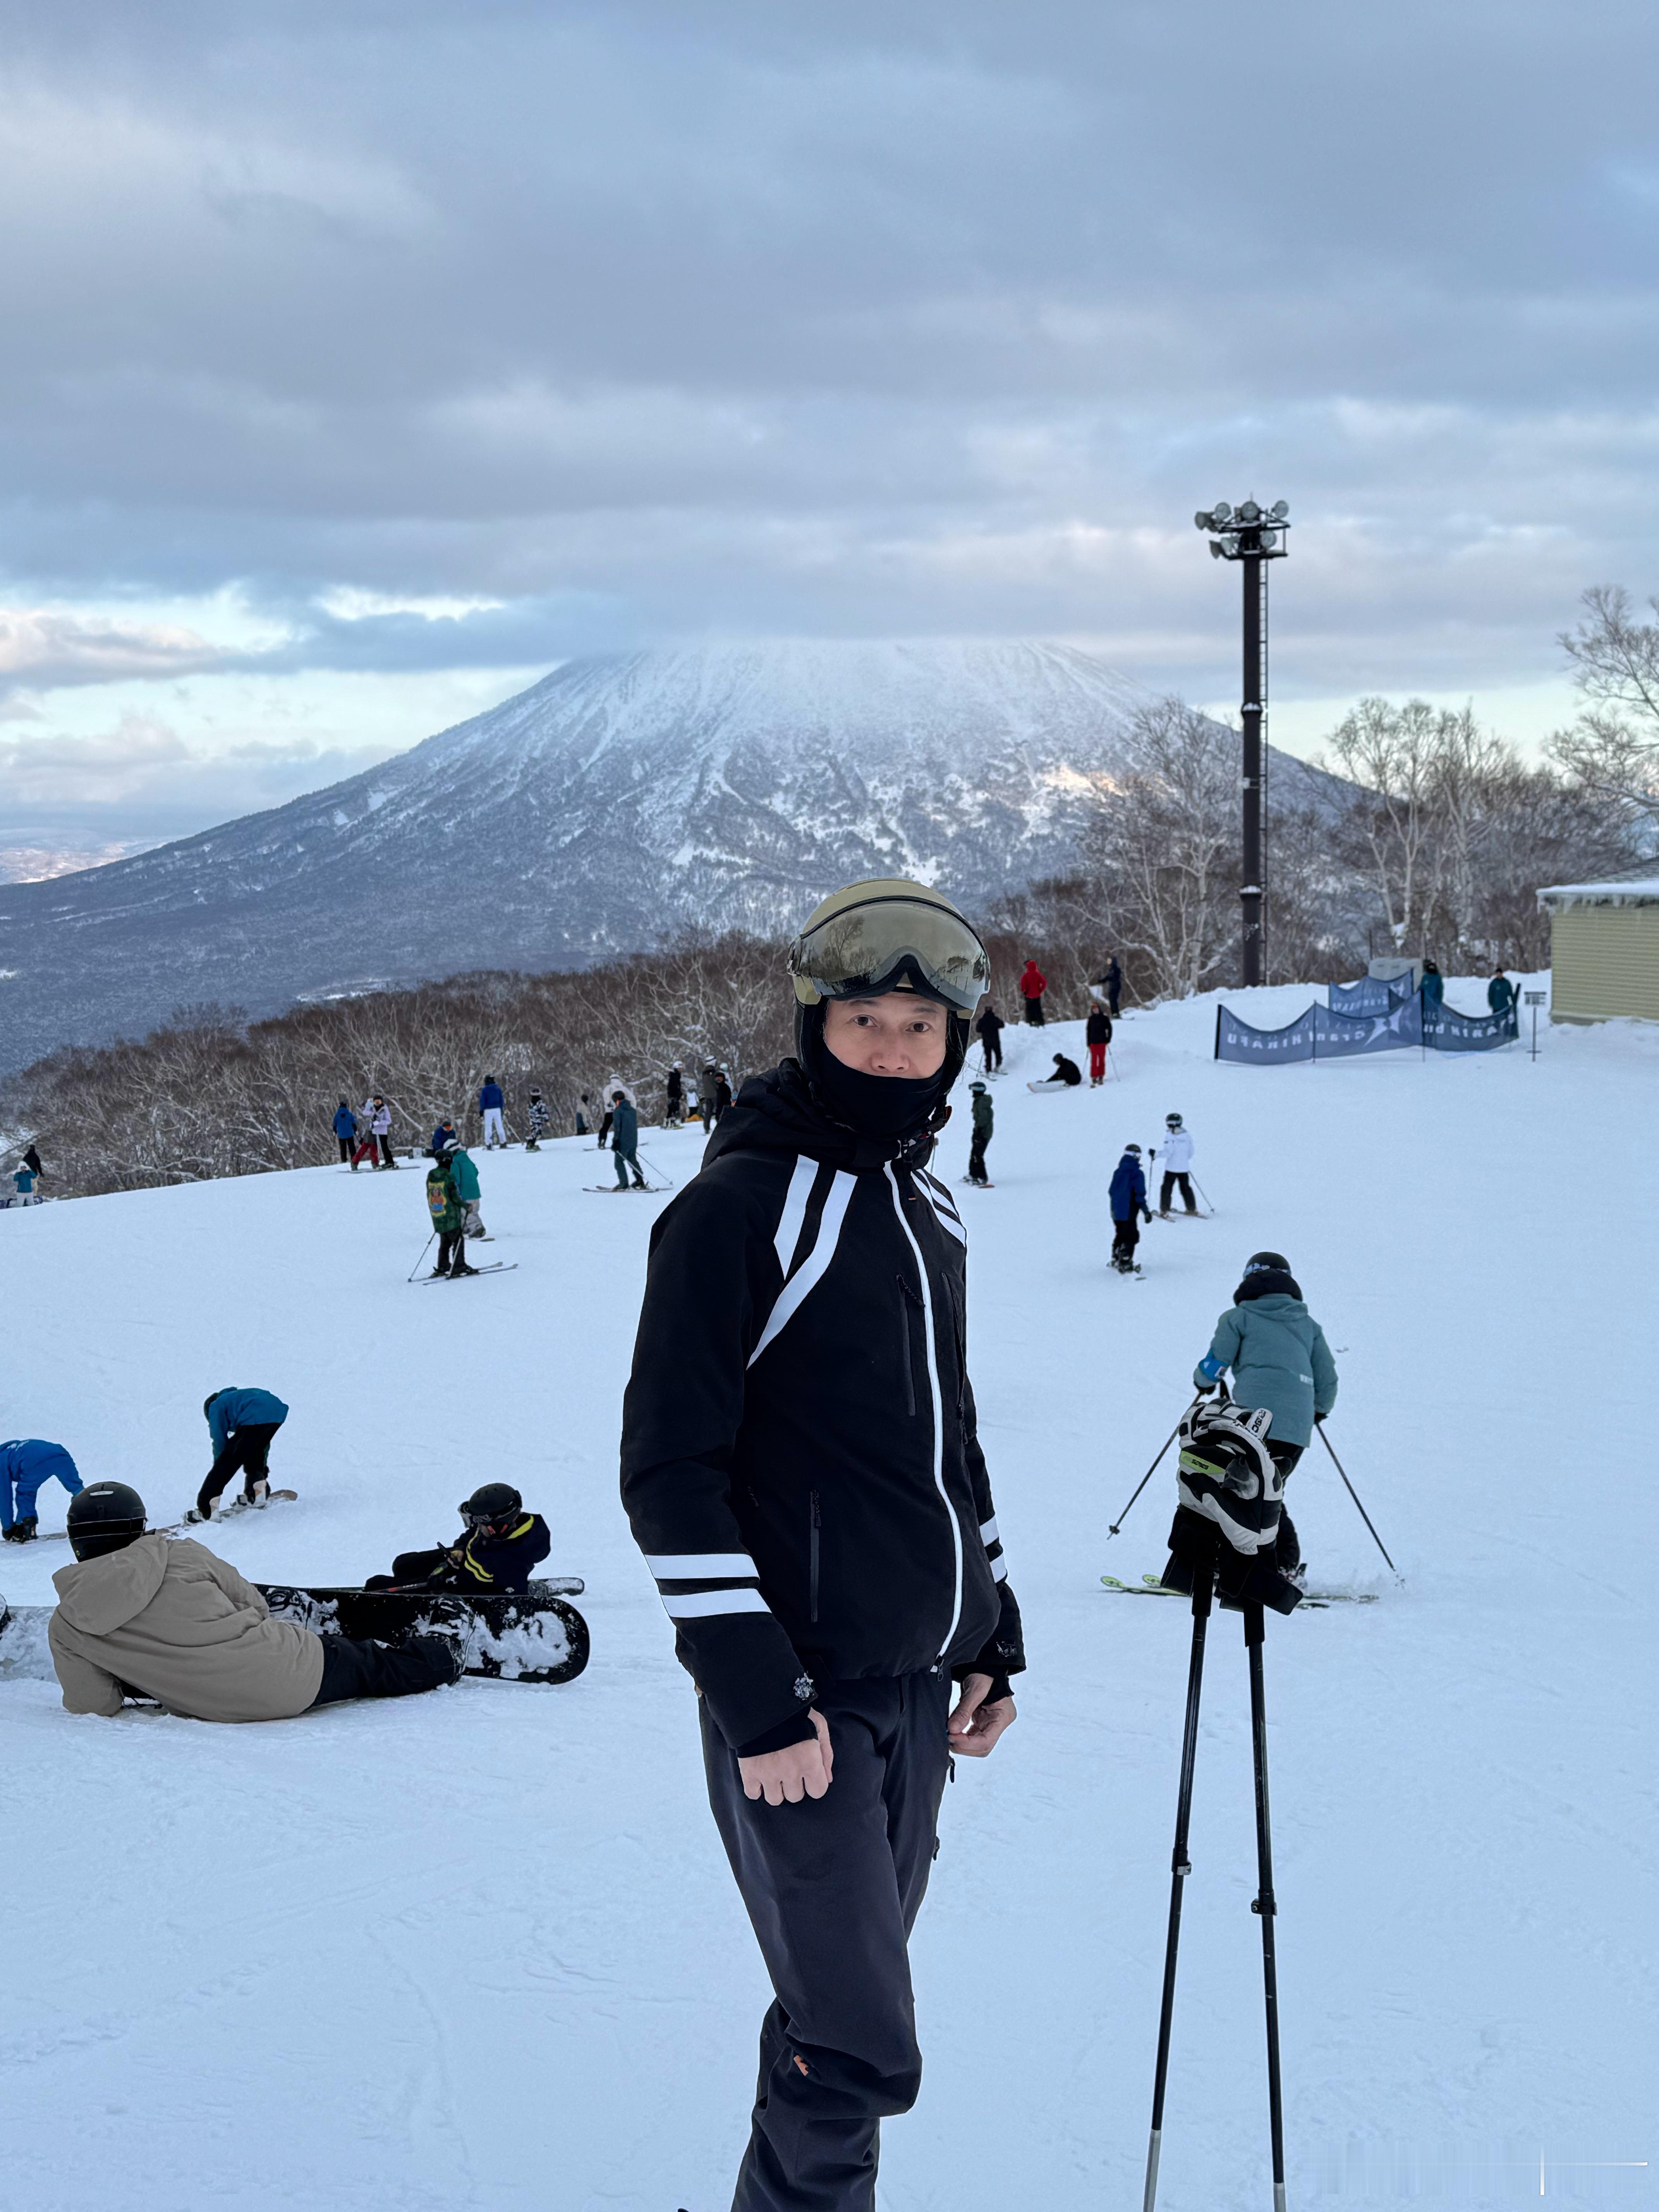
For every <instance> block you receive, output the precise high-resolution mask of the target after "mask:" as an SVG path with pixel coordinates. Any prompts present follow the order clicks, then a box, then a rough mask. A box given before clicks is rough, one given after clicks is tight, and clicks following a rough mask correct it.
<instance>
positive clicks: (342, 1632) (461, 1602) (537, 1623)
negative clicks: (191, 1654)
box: [255, 1583, 587, 1682]
mask: <svg viewBox="0 0 1659 2212" xmlns="http://www.w3.org/2000/svg"><path fill="white" fill-rule="evenodd" d="M255 1587H256V1588H257V1589H258V1590H259V1592H260V1594H261V1595H262V1596H263V1597H264V1601H265V1603H266V1604H267V1605H268V1606H269V1607H270V1609H271V1611H272V1613H275V1614H276V1617H277V1619H278V1620H292V1621H295V1622H297V1623H298V1624H299V1626H301V1628H309V1629H312V1630H314V1631H315V1632H316V1633H317V1634H318V1635H319V1636H350V1637H359V1638H361V1637H373V1638H374V1640H375V1642H376V1643H379V1644H404V1643H407V1642H408V1640H409V1638H410V1637H412V1636H422V1635H431V1634H433V1633H434V1632H441V1633H444V1634H448V1635H453V1634H454V1633H455V1632H456V1631H457V1630H458V1629H464V1630H465V1633H466V1636H467V1667H466V1671H467V1673H468V1674H486V1675H489V1677H491V1679H492V1680H499V1681H506V1682H569V1681H574V1680H575V1678H576V1676H577V1675H578V1674H580V1673H581V1671H582V1669H583V1668H584V1667H586V1664H587V1623H586V1621H585V1620H583V1619H582V1617H581V1615H580V1613H578V1612H577V1610H576V1608H575V1607H574V1605H569V1604H567V1603H566V1601H565V1600H564V1599H563V1598H562V1597H559V1596H557V1595H556V1587H557V1586H556V1584H553V1583H531V1585H530V1588H529V1589H527V1590H526V1591H524V1592H522V1593H521V1594H520V1595H514V1596H501V1597H471V1596H462V1595H459V1594H458V1593H455V1592H452V1591H449V1590H444V1591H441V1592H440V1591H435V1590H424V1589H390V1590H366V1589H298V1588H295V1586H293V1585H292V1584H290V1583H257V1584H256V1585H255ZM577 1588H578V1589H580V1583H578V1584H577Z"/></svg>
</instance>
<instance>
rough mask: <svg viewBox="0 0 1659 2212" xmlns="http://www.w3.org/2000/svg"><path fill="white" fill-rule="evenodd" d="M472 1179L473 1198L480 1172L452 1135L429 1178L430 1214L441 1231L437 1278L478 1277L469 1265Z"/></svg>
mask: <svg viewBox="0 0 1659 2212" xmlns="http://www.w3.org/2000/svg"><path fill="white" fill-rule="evenodd" d="M469 1180H470V1182H471V1192H472V1196H473V1197H474V1198H476V1197H477V1194H478V1170H477V1168H476V1167H474V1166H473V1164H472V1161H471V1158H470V1157H469V1155H468V1154H467V1153H466V1152H465V1151H464V1150H463V1149H462V1146H461V1140H460V1139H459V1137H458V1136H456V1135H454V1134H453V1132H452V1133H451V1134H450V1136H449V1137H448V1138H447V1139H446V1141H445V1143H444V1145H443V1146H442V1147H441V1150H440V1152H439V1154H438V1157H437V1159H436V1160H435V1163H434V1164H433V1166H432V1168H431V1170H430V1171H429V1172H428V1176H427V1179H426V1203H427V1211H428V1212H429V1213H430V1214H431V1216H432V1226H433V1227H434V1228H435V1230H436V1231H437V1232H438V1264H437V1266H436V1267H435V1268H434V1269H433V1270H432V1273H433V1274H434V1275H447V1276H448V1277H449V1278H450V1279H451V1280H452V1281H455V1280H459V1278H460V1277H462V1276H463V1275H476V1274H477V1272H478V1271H477V1268H476V1267H468V1265H467V1262H466V1239H467V1233H468V1231H467V1222H468V1217H469V1214H470V1212H471V1208H470V1206H469V1205H468V1201H467V1193H466V1188H465V1184H466V1182H468V1181H469Z"/></svg>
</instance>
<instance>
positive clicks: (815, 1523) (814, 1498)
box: [806, 1490, 823, 1620]
mask: <svg viewBox="0 0 1659 2212" xmlns="http://www.w3.org/2000/svg"><path fill="white" fill-rule="evenodd" d="M806 1502H807V1504H808V1505H809V1506H810V1507H811V1513H812V1534H811V1546H810V1549H811V1569H810V1574H809V1584H808V1597H809V1600H810V1607H809V1613H808V1618H809V1619H810V1620H817V1617H818V1530H819V1528H821V1527H822V1526H823V1522H822V1521H821V1520H820V1518H819V1516H818V1493H817V1491H816V1490H812V1491H809V1492H807V1500H806Z"/></svg>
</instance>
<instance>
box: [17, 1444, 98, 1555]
mask: <svg viewBox="0 0 1659 2212" xmlns="http://www.w3.org/2000/svg"><path fill="white" fill-rule="evenodd" d="M43 1482H61V1483H62V1484H63V1486H64V1489H65V1490H67V1491H68V1492H69V1494H70V1497H71V1498H74V1497H76V1495H77V1494H78V1492H80V1489H81V1477H80V1475H79V1474H78V1473H77V1472H76V1465H75V1462H74V1461H73V1460H72V1459H71V1458H70V1455H69V1454H68V1452H66V1451H65V1450H64V1447H63V1445H62V1444H53V1443H47V1442H46V1438H45V1437H13V1438H12V1439H11V1442H10V1443H4V1444H0V1534H3V1536H4V1539H5V1541H6V1542H7V1543H8V1544H32V1543H33V1541H34V1534H35V1528H36V1526H37V1524H38V1522H39V1521H40V1516H39V1514H38V1513H37V1512H36V1511H35V1501H36V1499H37V1498H38V1497H39V1495H40V1486H41V1484H42V1483H43Z"/></svg>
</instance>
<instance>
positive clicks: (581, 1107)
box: [576, 1091, 589, 1137]
mask: <svg viewBox="0 0 1659 2212" xmlns="http://www.w3.org/2000/svg"><path fill="white" fill-rule="evenodd" d="M588 1111H589V1109H588V1100H587V1093H586V1091H583V1092H582V1094H581V1096H580V1098H578V1100H577V1101H576V1134H577V1135H578V1136H579V1137H585V1136H586V1134H587V1133H588V1131H587V1115H588Z"/></svg>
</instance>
